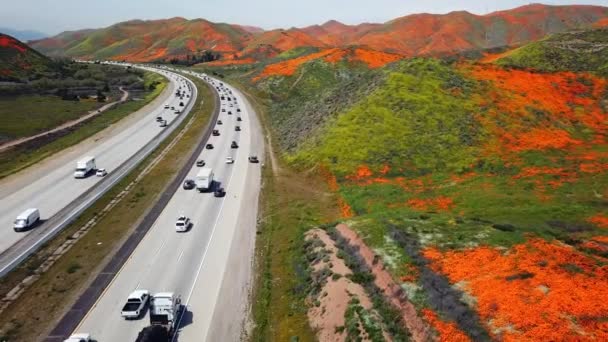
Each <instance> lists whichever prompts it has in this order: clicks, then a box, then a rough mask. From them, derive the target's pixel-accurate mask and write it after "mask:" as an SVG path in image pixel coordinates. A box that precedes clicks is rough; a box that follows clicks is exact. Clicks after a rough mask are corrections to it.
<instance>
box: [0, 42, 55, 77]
mask: <svg viewBox="0 0 608 342" xmlns="http://www.w3.org/2000/svg"><path fill="white" fill-rule="evenodd" d="M52 69H54V66H53V61H51V60H50V59H49V58H47V57H46V56H44V55H42V54H40V53H39V52H37V51H36V50H33V49H32V48H30V47H29V46H27V45H25V44H24V43H22V42H20V41H18V40H17V39H15V38H13V37H11V36H8V35H5V34H1V33H0V81H17V82H19V81H21V80H27V79H28V78H30V76H32V75H34V74H36V73H41V72H45V71H49V70H52Z"/></svg>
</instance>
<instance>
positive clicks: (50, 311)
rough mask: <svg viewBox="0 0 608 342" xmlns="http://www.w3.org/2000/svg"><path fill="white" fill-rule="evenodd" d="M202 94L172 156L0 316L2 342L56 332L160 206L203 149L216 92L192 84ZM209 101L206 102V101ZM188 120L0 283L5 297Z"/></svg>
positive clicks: (118, 191)
mask: <svg viewBox="0 0 608 342" xmlns="http://www.w3.org/2000/svg"><path fill="white" fill-rule="evenodd" d="M193 81H194V82H195V84H196V86H197V88H198V90H199V97H198V99H197V102H198V103H197V104H196V105H195V106H194V108H193V111H192V112H191V114H189V115H190V116H191V118H190V119H191V120H193V121H192V124H191V125H190V126H189V127H188V129H187V131H186V132H185V133H184V134H183V135H182V136H181V138H180V140H179V141H177V143H176V144H175V145H174V146H173V147H172V148H171V150H170V151H169V153H167V154H166V155H165V157H164V158H163V159H162V160H160V162H159V163H158V164H156V166H154V167H153V168H152V169H151V170H150V172H149V173H148V174H147V175H146V176H144V177H143V178H142V179H141V181H140V182H138V183H136V185H135V186H134V187H133V188H132V190H131V191H130V192H129V193H128V194H127V195H126V196H125V197H124V198H123V199H122V201H121V202H120V203H119V204H118V205H116V206H115V207H114V208H113V209H112V211H111V212H110V213H109V214H107V215H105V216H103V217H102V218H101V219H100V220H99V221H98V222H97V224H96V225H95V226H93V227H92V228H91V230H90V231H89V232H88V234H86V235H85V236H83V237H82V238H81V239H80V240H79V241H78V242H77V243H76V244H75V245H74V246H73V247H72V248H71V249H70V250H69V251H68V252H67V253H65V254H64V255H63V256H62V257H61V258H59V259H58V260H57V262H56V263H55V264H54V265H53V266H51V268H50V269H49V270H48V271H47V272H46V273H44V274H43V275H42V276H41V277H40V279H38V281H36V282H35V283H33V284H32V285H31V286H30V287H28V288H27V289H26V290H25V292H24V293H23V294H22V295H21V296H20V297H19V298H18V299H17V300H16V301H15V302H13V303H12V304H11V305H10V306H9V307H8V308H7V309H6V310H5V311H4V312H3V313H2V315H0V341H4V340H7V341H37V340H41V339H42V338H44V337H45V336H46V334H48V332H49V331H50V330H51V329H52V328H53V326H54V325H55V324H56V322H57V321H58V320H59V319H60V318H61V316H62V315H63V314H64V313H65V312H66V310H68V309H69V308H70V307H71V305H72V304H73V303H74V302H75V300H76V299H77V298H78V296H79V295H80V294H81V292H82V291H83V290H84V289H86V287H87V286H88V284H89V283H90V282H91V281H92V280H93V279H94V277H95V276H96V275H97V273H98V272H99V271H100V270H101V268H102V267H103V266H104V265H105V264H106V262H107V261H108V260H109V259H110V258H111V256H112V255H113V253H114V251H116V249H117V248H118V247H120V245H121V243H122V241H124V240H125V239H126V237H128V236H129V234H130V232H131V231H132V229H134V227H136V226H137V224H138V223H139V222H140V220H141V218H142V217H143V216H144V215H145V213H146V212H147V211H148V210H149V209H150V208H151V207H152V206H153V205H154V203H156V201H157V199H158V196H159V195H160V194H162V192H163V190H164V189H165V187H166V186H167V185H168V184H169V183H170V181H171V180H172V179H173V177H174V176H175V174H176V173H177V172H178V171H179V170H180V169H181V168H182V167H183V166H184V163H185V162H186V161H187V159H188V157H189V155H190V154H191V152H192V151H193V149H194V148H195V147H196V145H197V144H198V142H199V140H200V138H201V136H202V134H203V133H204V129H205V127H206V125H207V123H208V121H209V118H210V117H211V115H212V113H213V109H214V108H213V107H214V100H213V92H212V90H211V89H210V88H209V87H208V86H206V85H205V83H204V82H202V81H200V80H198V79H194V80H193ZM203 100H204V101H203ZM190 119H187V120H185V121H184V122H183V123H182V125H181V126H180V127H178V129H176V130H175V132H174V133H173V134H172V135H171V136H170V137H169V138H168V139H167V140H166V141H165V142H163V144H162V145H161V146H160V147H159V148H158V149H157V150H156V151H155V152H154V153H153V154H152V155H151V156H149V157H148V158H147V159H146V160H145V161H144V162H143V163H142V164H141V165H140V166H138V167H137V168H136V169H135V170H134V171H133V172H131V173H130V174H129V176H127V177H125V179H123V180H122V181H121V182H120V183H119V184H118V185H117V186H115V187H114V188H113V189H112V190H111V191H110V192H108V193H107V194H106V195H105V196H103V197H102V198H101V199H100V200H99V201H97V202H96V203H95V205H93V206H92V207H90V208H89V209H87V210H86V211H85V212H84V213H83V214H82V215H81V216H80V217H79V218H78V219H77V220H76V221H75V222H74V223H73V224H71V225H70V226H69V227H68V228H67V229H65V230H64V231H63V232H62V233H61V234H59V235H58V237H57V238H55V239H53V240H52V241H51V242H50V243H49V244H47V245H46V246H45V247H44V248H43V249H41V250H40V251H39V252H37V253H36V254H35V255H34V256H32V257H30V258H29V259H28V260H27V261H26V262H25V263H24V264H22V265H21V266H20V267H19V268H17V269H16V270H14V271H13V272H11V273H10V274H9V275H7V277H5V278H3V279H2V280H1V281H0V296H4V295H5V294H6V293H7V291H9V290H10V289H12V288H13V287H14V286H15V285H16V284H17V283H19V282H20V281H22V280H23V279H25V278H26V277H27V276H28V275H29V274H31V272H32V270H34V269H36V268H37V267H38V266H39V265H40V264H41V263H42V262H43V261H44V260H45V258H46V257H47V256H48V255H49V253H51V252H52V251H54V250H55V249H56V248H57V247H58V246H59V245H61V244H62V242H63V241H65V240H66V239H70V238H71V235H72V234H73V233H74V232H75V231H77V230H78V229H79V228H80V227H81V226H83V225H84V224H85V223H86V222H88V221H89V220H90V219H91V218H92V217H94V216H95V215H96V213H98V212H100V211H101V209H102V208H104V207H105V206H106V205H108V203H110V201H112V199H114V198H115V197H116V195H118V194H119V193H120V192H121V191H122V190H123V189H124V188H125V187H126V186H127V185H128V184H130V183H131V182H133V181H134V179H135V178H136V177H137V176H138V175H139V174H140V173H141V172H142V170H144V169H145V168H146V166H147V165H148V164H149V163H150V162H151V161H153V160H154V159H155V158H156V157H157V156H158V155H159V154H160V153H161V152H162V151H163V150H164V149H165V147H166V146H168V145H169V144H170V143H171V141H172V140H173V139H174V138H175V137H176V136H177V135H178V134H179V132H180V131H181V130H182V129H183V128H184V127H185V126H186V125H187V123H188V122H189V121H190Z"/></svg>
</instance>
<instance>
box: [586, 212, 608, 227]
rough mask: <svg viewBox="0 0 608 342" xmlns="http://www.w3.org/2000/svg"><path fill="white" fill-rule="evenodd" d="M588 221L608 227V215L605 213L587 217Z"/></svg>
mask: <svg viewBox="0 0 608 342" xmlns="http://www.w3.org/2000/svg"><path fill="white" fill-rule="evenodd" d="M587 221H589V222H591V223H593V224H595V225H596V226H598V227H600V228H608V216H605V215H603V214H597V215H595V216H593V217H590V218H589V219H587Z"/></svg>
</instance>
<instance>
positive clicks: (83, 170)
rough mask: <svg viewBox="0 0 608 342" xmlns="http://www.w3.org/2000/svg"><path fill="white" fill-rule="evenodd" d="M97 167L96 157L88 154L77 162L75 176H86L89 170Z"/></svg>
mask: <svg viewBox="0 0 608 342" xmlns="http://www.w3.org/2000/svg"><path fill="white" fill-rule="evenodd" d="M96 168H97V166H95V157H93V156H87V157H84V158H82V159H80V160H79V161H77V162H76V170H75V171H74V177H75V178H85V177H86V176H87V174H89V172H92V171H94V170H95V169H96Z"/></svg>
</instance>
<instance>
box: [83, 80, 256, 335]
mask: <svg viewBox="0 0 608 342" xmlns="http://www.w3.org/2000/svg"><path fill="white" fill-rule="evenodd" d="M215 82H216V84H218V83H219V81H215ZM225 86H226V87H227V89H231V90H232V91H233V94H236V98H237V100H238V101H237V102H236V103H234V102H233V101H231V102H230V103H232V106H233V107H230V103H229V102H228V101H226V100H224V101H221V108H224V109H226V112H220V115H219V120H221V121H222V122H223V124H222V125H216V127H215V128H216V129H219V131H220V136H211V137H210V138H209V141H208V143H211V144H213V145H214V148H213V149H205V150H203V152H202V153H201V156H200V157H201V158H202V159H204V160H205V162H206V167H211V168H213V171H214V174H215V180H216V181H217V182H218V183H219V184H220V185H221V186H222V187H224V188H225V189H226V192H227V194H226V196H225V197H223V198H216V197H214V195H213V193H199V192H198V191H196V190H184V189H183V188H182V187H180V188H179V189H178V190H177V191H176V192H175V193H174V195H173V197H172V198H171V199H170V200H169V203H168V204H167V206H166V207H165V209H164V210H163V212H162V213H161V214H160V216H159V217H158V219H157V220H156V222H155V223H154V224H153V225H152V227H151V228H150V230H149V231H148V233H147V235H146V236H145V237H144V238H143V240H142V241H141V242H140V244H139V245H138V246H137V248H136V249H135V251H134V252H133V254H132V255H131V257H130V258H129V259H128V260H127V262H126V263H125V264H124V266H123V268H122V269H121V270H120V272H119V273H118V274H117V275H116V277H115V278H114V279H113V281H112V282H111V284H110V285H109V286H108V288H106V290H105V292H104V293H102V295H101V297H100V298H99V299H98V301H97V302H96V303H95V305H94V306H93V308H92V309H91V310H90V311H89V312H88V313H87V314H86V316H85V318H84V319H83V320H82V322H81V323H80V325H79V326H78V327H77V329H76V331H75V332H87V333H90V334H91V335H92V337H93V338H94V339H95V340H97V341H99V342H105V341H134V340H135V339H136V337H137V334H138V332H139V331H141V330H142V329H143V328H144V327H145V326H147V325H149V318H148V317H147V315H146V316H144V317H142V318H141V319H139V320H129V321H127V320H124V319H123V318H122V317H121V316H120V311H121V309H122V306H123V305H124V303H125V301H126V298H127V296H128V295H129V293H130V292H132V291H133V290H135V289H146V290H149V291H150V292H151V293H152V294H154V293H157V292H174V293H176V294H177V295H181V297H182V302H183V303H184V304H185V305H186V310H185V313H184V315H183V316H182V318H181V321H180V325H179V329H178V333H177V335H176V338H175V340H179V341H204V340H207V339H208V340H211V338H210V337H209V332H210V330H211V329H212V327H214V326H222V324H221V322H220V321H219V320H224V319H225V316H226V315H228V319H232V320H236V319H237V317H236V316H237V315H239V314H240V317H242V316H244V315H243V312H240V307H241V306H244V305H240V304H244V303H245V302H246V300H247V298H246V297H247V293H246V291H243V288H244V287H245V285H246V284H245V283H239V284H232V283H231V284H226V283H225V282H224V281H223V280H225V275H229V274H231V271H232V270H231V269H229V267H230V263H229V260H233V259H234V258H236V259H237V260H238V259H239V253H242V260H241V262H242V265H245V267H244V269H248V268H249V267H248V266H249V265H250V264H251V256H252V248H253V243H252V240H251V239H249V240H248V242H247V243H246V244H245V245H243V246H242V247H243V248H240V247H241V246H239V245H238V244H239V243H241V241H242V239H240V238H236V239H235V237H239V236H241V235H242V233H243V232H249V233H250V234H248V235H249V236H252V237H253V238H254V236H255V227H256V215H257V201H258V195H259V191H260V183H261V165H262V162H263V161H262V160H260V163H249V161H248V157H249V156H250V155H257V156H258V157H260V158H261V157H262V155H263V151H264V146H263V138H262V131H261V128H260V125H259V123H258V122H257V118H256V117H255V113H254V111H253V110H252V108H251V107H250V106H249V105H248V104H247V102H246V99H245V98H244V97H243V96H242V95H241V94H240V93H238V92H237V91H236V90H235V89H233V88H231V87H229V86H227V85H225ZM231 97H234V95H233V96H231ZM237 107H239V108H240V109H241V112H240V117H241V118H242V122H238V121H237V116H238V114H239V113H237V112H236V108H237ZM228 111H232V113H233V114H232V115H229V114H228ZM235 126H240V127H241V129H242V130H241V131H240V132H237V131H235ZM232 141H236V142H237V143H238V145H239V147H238V148H237V149H233V148H231V146H230V145H231V143H232ZM228 156H231V157H233V158H234V159H235V163H234V164H226V162H225V161H226V157H228ZM199 169H200V168H199V167H196V165H193V166H192V168H191V170H190V171H189V173H188V176H187V178H190V179H194V177H195V175H196V174H197V172H198V170H199ZM180 215H186V216H188V217H189V218H190V219H191V220H192V223H193V225H192V227H191V228H190V230H189V231H188V232H185V233H178V232H176V231H175V221H176V219H177V217H178V216H180ZM227 287H228V288H230V289H231V290H229V291H227V290H226V288H227ZM234 289H236V292H235V291H232V290H234ZM226 291H227V292H226ZM223 293H239V294H240V295H241V296H242V298H234V300H236V301H237V302H238V304H237V305H235V306H230V307H219V306H218V305H222V303H223V302H222V301H221V300H220V299H219V297H221V295H222V294H223ZM218 303H219V304H218ZM218 312H222V313H223V314H218ZM237 325H238V324H237ZM226 329H230V331H227V330H224V331H216V332H214V335H216V336H223V338H222V340H225V341H230V340H235V337H234V336H238V330H239V329H240V327H239V326H231V327H226Z"/></svg>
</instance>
